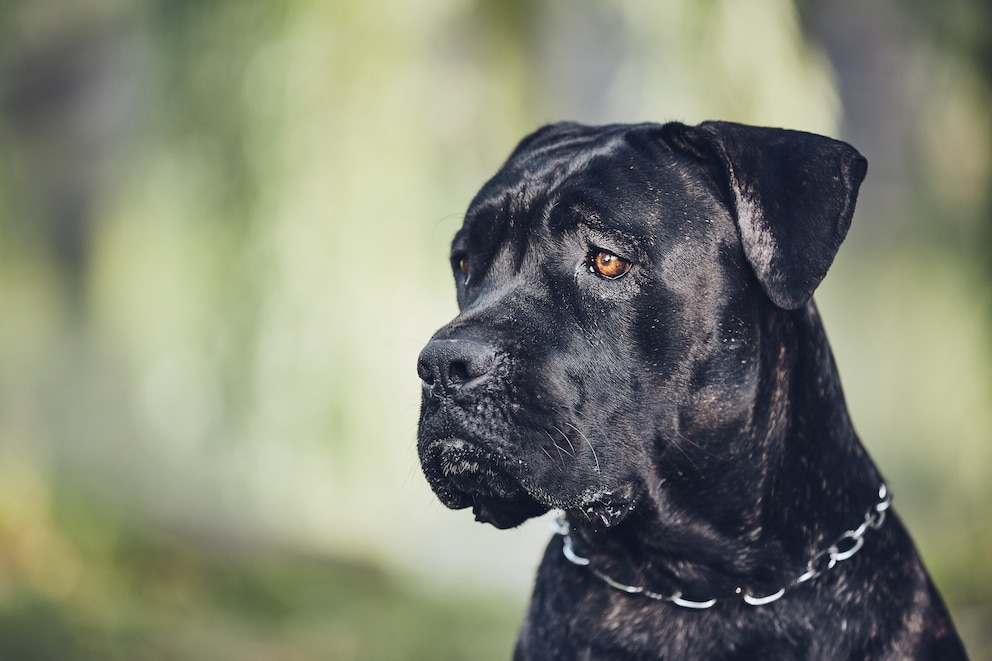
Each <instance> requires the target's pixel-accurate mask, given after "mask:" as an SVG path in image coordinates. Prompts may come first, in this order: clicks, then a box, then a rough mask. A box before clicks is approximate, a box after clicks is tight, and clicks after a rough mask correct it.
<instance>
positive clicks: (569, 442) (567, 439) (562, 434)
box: [551, 425, 575, 457]
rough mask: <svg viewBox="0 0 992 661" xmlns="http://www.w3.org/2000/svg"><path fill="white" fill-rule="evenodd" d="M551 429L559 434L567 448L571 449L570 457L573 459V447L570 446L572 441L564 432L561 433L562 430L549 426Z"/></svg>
mask: <svg viewBox="0 0 992 661" xmlns="http://www.w3.org/2000/svg"><path fill="white" fill-rule="evenodd" d="M551 427H552V428H553V429H554V430H555V431H556V432H558V433H559V434H561V437H562V438H564V439H565V442H566V443H568V447H570V448H572V456H573V457H574V456H575V446H574V445H572V440H571V439H570V438H569V437H568V435H567V434H566V433H565V432H563V431H562V430H560V429H558V427H555V426H554V425H551Z"/></svg>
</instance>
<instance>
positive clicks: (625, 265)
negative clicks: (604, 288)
mask: <svg viewBox="0 0 992 661" xmlns="http://www.w3.org/2000/svg"><path fill="white" fill-rule="evenodd" d="M589 257H590V259H589V270H590V271H591V272H593V273H595V274H596V275H598V276H601V277H603V278H606V279H608V280H615V279H616V278H619V277H620V276H622V275H624V274H625V273H627V271H629V270H630V262H628V261H627V260H626V259H624V258H623V257H617V256H616V255H614V254H613V253H611V252H607V251H605V250H600V251H597V252H595V253H593V254H591V255H590V256H589Z"/></svg>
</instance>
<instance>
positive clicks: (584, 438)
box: [565, 422, 602, 473]
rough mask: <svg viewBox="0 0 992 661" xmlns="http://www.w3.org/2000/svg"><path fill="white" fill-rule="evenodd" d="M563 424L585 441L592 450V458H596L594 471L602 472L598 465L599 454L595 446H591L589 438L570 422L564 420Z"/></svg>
mask: <svg viewBox="0 0 992 661" xmlns="http://www.w3.org/2000/svg"><path fill="white" fill-rule="evenodd" d="M565 424H566V425H568V426H569V427H571V428H572V429H574V430H575V431H576V433H577V434H578V435H579V436H581V437H582V440H583V441H585V442H586V445H588V446H589V449H590V450H592V458H593V459H595V460H596V472H597V473H600V472H602V471H601V470H600V467H599V455H597V454H596V448H594V447H593V446H592V442H591V441H590V440H589V438H588V437H587V436H586V435H585V434H583V433H582V430H581V429H579V428H578V427H576V426H575V425H573V424H572V423H571V422H566V423H565Z"/></svg>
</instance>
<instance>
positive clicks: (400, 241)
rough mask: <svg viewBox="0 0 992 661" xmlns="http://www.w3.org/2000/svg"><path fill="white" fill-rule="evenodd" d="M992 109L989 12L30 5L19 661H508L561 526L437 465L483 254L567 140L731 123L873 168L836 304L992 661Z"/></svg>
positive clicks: (970, 631)
mask: <svg viewBox="0 0 992 661" xmlns="http://www.w3.org/2000/svg"><path fill="white" fill-rule="evenodd" d="M931 4H933V7H932V8H931ZM938 6H939V9H938ZM990 89H992V6H990V5H989V3H988V2H984V1H983V0H951V1H949V2H945V3H936V4H935V3H926V2H922V1H921V0H873V1H872V2H867V3H866V2H860V1H857V0H833V1H831V0H796V2H790V1H789V0H752V1H751V2H747V3H742V2H734V1H733V0H707V1H705V2H698V1H693V0H669V1H666V2H653V3H649V2H633V1H631V2H613V3H603V2H594V1H593V0H575V1H566V0H557V1H546V2H531V1H528V0H510V1H507V0H417V1H416V2H414V1H413V0H391V1H382V0H336V1H334V0H299V1H297V2H272V1H269V0H264V1H263V0H239V1H238V2H233V1H229V2H198V1H197V2H195V1H192V0H134V1H132V2H126V1H125V0H89V1H88V2H70V1H68V0H66V1H64V2H60V1H56V0H24V1H17V0H5V1H4V2H3V3H0V658H3V659H8V658H9V659H135V658H141V659H344V660H348V659H506V658H509V655H510V650H511V648H512V642H513V637H514V634H515V629H516V626H517V624H518V622H519V620H520V619H521V617H522V612H523V608H524V605H525V602H526V598H527V593H528V590H529V586H530V583H531V580H532V575H533V571H534V567H535V565H536V563H537V560H538V558H539V554H540V552H541V549H542V547H543V545H544V543H545V540H546V538H547V537H548V535H549V533H548V529H547V522H546V521H543V520H542V521H536V522H530V523H528V524H526V525H524V526H523V527H522V528H520V529H518V530H515V531H505V532H500V531H495V530H492V529H490V528H488V527H484V526H480V525H478V524H475V523H473V522H472V520H471V515H470V514H467V513H465V512H459V513H453V512H449V511H447V510H445V509H444V508H443V507H442V506H441V505H440V504H438V503H437V502H436V500H435V499H434V497H433V496H432V495H431V493H430V492H429V489H428V488H427V486H426V483H425V482H424V480H423V478H422V476H421V475H420V469H419V464H418V462H417V458H416V453H415V447H414V446H415V433H416V419H417V411H418V406H419V395H420V386H419V382H418V379H417V376H416V372H415V369H414V364H415V360H416V356H417V353H418V351H419V349H420V347H421V345H422V344H423V343H424V342H425V341H426V339H427V338H428V337H429V336H430V334H431V333H432V332H433V330H434V329H435V328H436V327H438V326H439V325H441V324H442V323H443V322H445V321H447V320H448V319H449V318H450V317H451V316H453V314H454V313H455V303H454V292H453V287H452V285H451V283H450V282H449V273H448V271H449V267H448V265H447V244H448V241H449V239H450V237H451V235H452V234H453V232H454V231H455V229H456V228H457V227H458V225H459V223H460V215H461V213H462V212H463V211H464V208H465V207H466V205H467V203H468V201H469V199H470V198H471V196H472V194H473V193H474V192H475V190H476V189H477V188H478V187H479V186H480V185H481V183H482V182H483V180H484V179H485V178H486V177H487V176H488V175H489V174H491V173H492V172H493V171H494V170H495V168H496V167H497V166H498V165H499V163H500V161H501V160H502V159H503V158H504V157H505V156H506V154H508V152H509V151H510V149H511V148H512V147H513V145H514V144H515V142H516V140H517V139H519V138H520V137H521V136H522V135H523V134H524V133H526V132H528V131H530V130H532V129H533V128H535V127H536V126H538V125H539V124H541V123H543V122H545V121H551V120H558V119H577V120H581V121H587V122H607V121H649V120H651V121H666V120H670V119H678V120H682V121H687V122H692V123H695V122H698V121H702V120H704V119H717V118H720V119H730V120H736V121H743V122H749V123H756V124H763V125H777V126H786V127H791V128H798V129H804V130H810V131H815V132H821V133H826V134H830V135H833V136H837V137H840V138H842V139H846V140H848V141H850V142H852V143H853V144H855V145H856V146H857V147H858V148H859V149H860V150H861V151H862V152H863V153H864V154H865V155H866V156H867V157H868V160H869V164H870V165H869V174H868V179H867V181H866V183H865V185H864V186H863V188H862V197H861V201H860V203H859V212H858V214H857V215H856V216H855V221H854V227H853V229H852V231H851V233H850V236H849V239H848V242H847V244H846V245H845V247H844V248H843V249H842V250H841V253H840V256H839V257H838V260H837V262H836V264H835V268H834V270H833V271H832V272H831V274H830V275H829V276H828V278H827V280H826V281H825V283H824V285H823V286H822V287H821V289H820V292H819V293H818V301H819V304H820V307H821V310H822V312H823V315H824V318H825V320H826V324H827V330H828V332H829V334H830V335H831V338H832V340H833V343H834V348H835V352H836V354H837V359H838V362H839V365H840V370H841V375H842V377H843V380H844V384H845V388H846V391H847V394H848V399H849V403H850V408H851V411H852V415H853V418H854V421H855V424H856V426H857V428H858V429H859V432H860V434H861V436H862V438H863V440H864V441H865V444H866V445H867V446H868V448H869V450H870V451H871V453H872V454H873V455H874V456H875V458H876V459H877V460H878V462H879V463H880V465H881V467H882V470H883V472H884V473H885V474H886V476H887V478H888V480H889V484H890V487H891V489H892V490H893V491H894V493H895V494H896V499H897V500H896V502H897V506H898V508H899V510H900V512H901V514H902V515H903V517H904V518H905V519H906V521H907V522H908V524H909V526H910V528H911V530H912V531H913V533H914V534H915V536H916V539H917V543H918V545H919V547H920V549H921V551H922V553H923V555H924V558H925V560H926V562H927V563H928V565H929V566H930V568H931V570H932V572H933V574H934V576H935V578H936V580H937V582H938V584H939V585H940V586H941V588H942V590H943V592H944V594H945V596H946V598H947V600H948V602H949V603H950V606H951V608H952V611H953V612H954V615H955V617H956V619H957V622H958V625H959V627H960V629H961V630H962V632H963V633H964V635H965V636H966V638H967V644H968V645H969V648H970V651H971V653H972V655H973V656H974V657H975V658H976V659H977V658H992V479H990V478H992V470H990V469H992V461H990V459H992V443H990V440H992V439H990V437H992V406H990V403H992V370H990V367H992V355H990V352H992V343H990V332H989V331H990V328H992V301H990V292H992V290H990V287H989V285H990V282H992V281H990V274H992V259H990V254H992V230H990V225H992V223H990V220H992V195H990V192H989V191H990V189H992V186H990V184H992V112H990V107H992V106H990V100H992V91H990Z"/></svg>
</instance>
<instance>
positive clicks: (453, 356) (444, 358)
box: [417, 338, 496, 399]
mask: <svg viewBox="0 0 992 661" xmlns="http://www.w3.org/2000/svg"><path fill="white" fill-rule="evenodd" d="M495 362H496V350H495V349H494V348H493V347H492V346H490V345H488V344H485V343H482V342H477V341H475V340H468V339H459V338H454V339H438V340H431V341H430V342H428V343H427V346H426V347H424V349H423V351H421V352H420V357H419V359H418V361H417V372H418V374H419V375H420V378H421V380H422V381H423V387H424V390H425V391H427V392H429V393H430V395H431V396H432V397H435V398H438V399H441V398H444V397H450V396H452V395H454V394H456V393H458V392H461V391H462V390H465V389H467V388H470V387H472V386H474V385H476V384H478V383H481V382H483V381H485V380H486V377H487V376H488V375H489V374H490V372H491V371H492V367H493V365H494V363H495Z"/></svg>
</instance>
